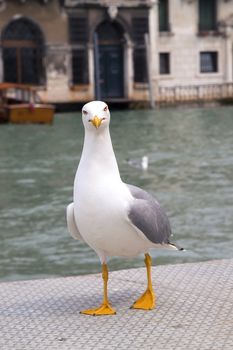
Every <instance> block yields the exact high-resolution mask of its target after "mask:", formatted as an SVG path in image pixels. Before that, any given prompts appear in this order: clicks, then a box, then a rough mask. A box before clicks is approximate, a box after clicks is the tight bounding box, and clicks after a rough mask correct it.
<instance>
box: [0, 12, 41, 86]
mask: <svg viewBox="0 0 233 350" xmlns="http://www.w3.org/2000/svg"><path fill="white" fill-rule="evenodd" d="M2 51H3V71H4V80H5V81H6V82H11V83H21V84H32V85H43V84H44V83H45V67H44V53H45V52H44V37H43V34H42V31H41V29H40V27H39V26H38V25H37V24H36V23H34V22H33V21H32V20H31V19H29V18H24V17H20V18H17V19H13V20H12V21H10V22H9V23H8V25H7V26H6V27H5V29H4V30H3V33H2Z"/></svg>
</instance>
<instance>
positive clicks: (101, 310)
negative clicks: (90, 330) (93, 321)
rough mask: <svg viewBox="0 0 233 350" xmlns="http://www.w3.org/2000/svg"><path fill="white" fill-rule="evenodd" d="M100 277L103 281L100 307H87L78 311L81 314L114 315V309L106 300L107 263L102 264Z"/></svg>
mask: <svg viewBox="0 0 233 350" xmlns="http://www.w3.org/2000/svg"><path fill="white" fill-rule="evenodd" d="M102 277H103V281H104V298H103V303H102V305H101V306H100V307H97V308H95V309H89V310H84V311H80V313H81V314H85V315H92V316H100V315H115V314H116V311H115V310H114V309H113V308H112V307H111V305H110V304H109V302H108V267H107V264H103V265H102Z"/></svg>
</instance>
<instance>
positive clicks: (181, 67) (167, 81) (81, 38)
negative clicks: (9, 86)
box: [0, 0, 233, 103]
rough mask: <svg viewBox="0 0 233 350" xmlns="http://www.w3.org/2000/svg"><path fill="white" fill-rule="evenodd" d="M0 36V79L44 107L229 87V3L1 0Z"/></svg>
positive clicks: (232, 31)
mask: <svg viewBox="0 0 233 350" xmlns="http://www.w3.org/2000/svg"><path fill="white" fill-rule="evenodd" d="M0 33H1V54H0V80H1V81H7V82H18V83H25V84H32V85H35V86H38V90H39V93H40V95H41V98H42V99H43V100H44V101H47V102H55V103H59V102H60V103H62V102H85V101H88V100H91V99H95V98H101V99H104V100H106V101H108V100H110V101H124V100H125V101H128V100H129V101H147V100H148V99H149V96H150V94H152V97H153V99H155V100H159V99H161V98H162V94H163V93H164V91H165V92H166V91H168V90H169V89H170V90H169V91H176V90H174V89H178V88H179V89H182V88H184V87H187V86H192V87H194V88H195V87H200V86H205V85H214V84H217V85H219V84H228V85H227V86H230V85H229V84H232V83H233V0H160V1H157V0H118V1H117V0H60V1H58V0H30V1H29V0H11V1H4V0H0ZM146 37H147V38H148V42H147V41H146ZM171 89H173V90H171ZM199 93H200V91H199V90H198V92H197V95H198V94H199Z"/></svg>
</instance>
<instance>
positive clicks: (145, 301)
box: [132, 254, 156, 310]
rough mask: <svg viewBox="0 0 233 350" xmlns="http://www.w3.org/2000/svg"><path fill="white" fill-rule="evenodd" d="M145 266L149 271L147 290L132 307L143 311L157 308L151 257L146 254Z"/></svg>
mask: <svg viewBox="0 0 233 350" xmlns="http://www.w3.org/2000/svg"><path fill="white" fill-rule="evenodd" d="M144 261H145V264H146V270H147V281H148V284H147V289H146V291H145V292H144V293H143V294H142V296H141V297H140V298H139V299H138V300H137V301H135V303H134V304H133V305H132V308H133V309H143V310H152V309H154V308H155V300H156V297H155V293H154V290H153V287H152V282H151V257H150V255H149V254H145V260H144Z"/></svg>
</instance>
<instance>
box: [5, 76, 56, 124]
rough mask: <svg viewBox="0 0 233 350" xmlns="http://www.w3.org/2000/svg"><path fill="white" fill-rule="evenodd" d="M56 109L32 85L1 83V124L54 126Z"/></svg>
mask: <svg viewBox="0 0 233 350" xmlns="http://www.w3.org/2000/svg"><path fill="white" fill-rule="evenodd" d="M54 111H55V108H54V106H53V105H51V104H46V103H43V102H42V101H41V99H40V96H39V95H38V93H37V88H36V87H34V86H31V85H24V84H14V83H0V123H38V124H52V122H53V117H54Z"/></svg>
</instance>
